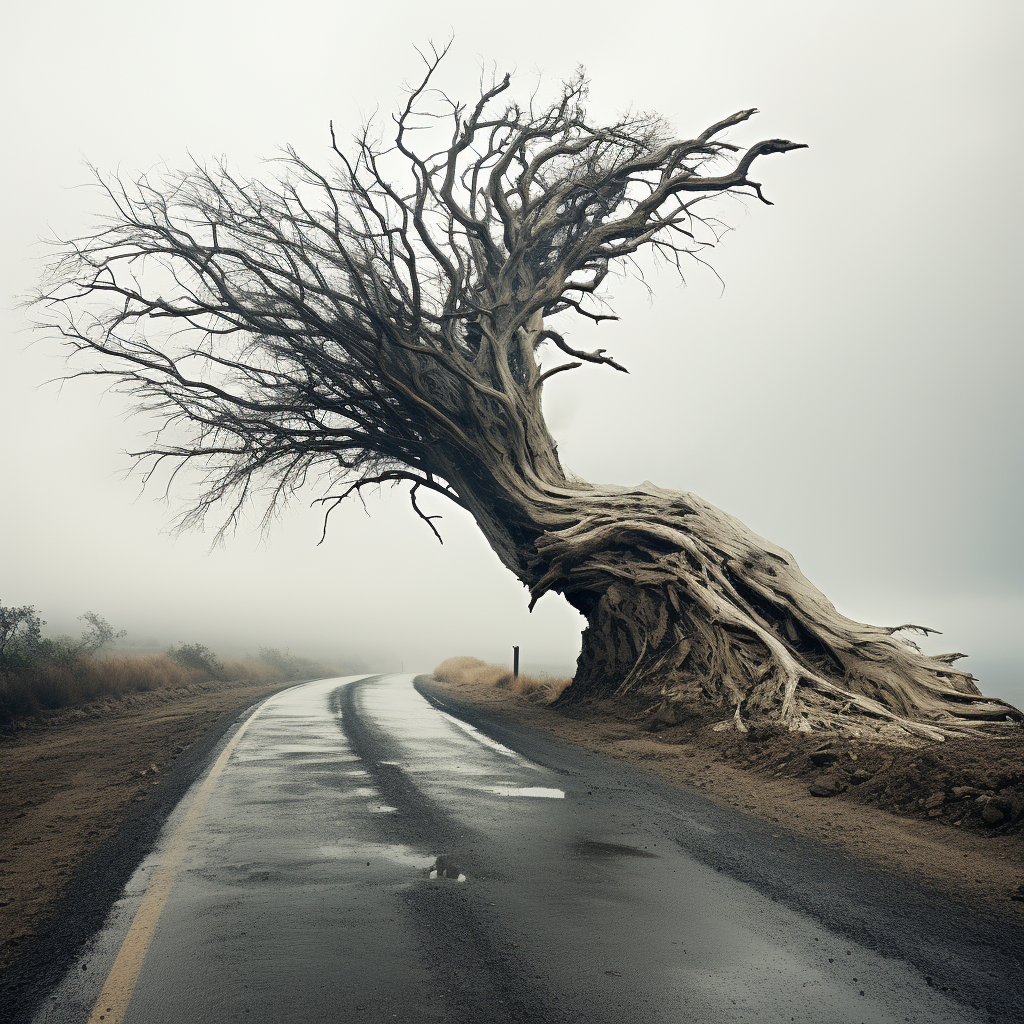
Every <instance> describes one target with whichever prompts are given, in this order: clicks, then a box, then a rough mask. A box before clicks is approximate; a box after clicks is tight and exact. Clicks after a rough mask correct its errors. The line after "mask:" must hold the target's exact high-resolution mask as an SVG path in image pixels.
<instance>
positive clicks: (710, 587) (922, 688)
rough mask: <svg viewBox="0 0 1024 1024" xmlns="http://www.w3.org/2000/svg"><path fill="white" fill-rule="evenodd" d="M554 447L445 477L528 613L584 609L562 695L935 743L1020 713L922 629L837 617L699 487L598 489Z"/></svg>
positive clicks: (777, 551)
mask: <svg viewBox="0 0 1024 1024" xmlns="http://www.w3.org/2000/svg"><path fill="white" fill-rule="evenodd" d="M534 454H536V453H534ZM545 454H546V457H545V458H544V459H541V460H540V463H541V466H537V465H534V466H532V467H530V472H528V473H526V474H522V475H519V474H514V473H507V472H506V473H501V472H496V471H494V466H493V465H492V467H491V472H490V473H487V472H484V471H482V470H481V469H479V468H477V469H476V470H475V471H473V472H469V473H466V472H465V471H464V469H465V466H464V465H463V467H462V469H463V472H461V473H460V472H459V469H457V468H453V469H452V471H451V479H452V482H453V485H454V486H455V488H456V489H457V490H458V492H459V494H460V495H461V496H462V497H463V500H464V501H465V502H466V504H467V507H469V508H470V511H471V512H473V514H474V516H475V517H476V519H477V522H478V523H479V525H480V526H481V528H482V529H483V532H484V533H485V535H486V536H487V537H488V540H489V541H490V542H491V545H492V547H494V549H495V551H497V552H498V554H499V556H501V557H502V559H503V560H504V561H505V564H506V565H508V567H509V568H511V569H512V570H513V571H515V572H516V573H517V575H518V576H519V577H520V579H522V580H523V582H524V583H526V585H527V586H528V587H529V588H530V591H531V595H532V600H531V608H532V607H533V604H534V603H535V602H536V601H537V599H538V598H539V597H540V596H541V595H543V594H544V593H547V592H548V591H554V592H557V593H561V594H563V595H564V596H565V597H566V598H567V599H568V600H569V602H570V603H571V604H572V605H573V607H575V608H576V609H577V610H579V611H580V612H581V613H582V614H583V615H584V616H585V617H586V619H587V628H586V630H585V631H584V634H583V643H582V650H581V653H580V657H579V661H578V663H577V669H576V675H575V678H574V680H573V684H572V686H571V687H570V688H569V689H568V690H566V691H565V694H564V696H563V700H565V701H568V702H574V701H581V700H586V699H589V698H594V697H608V696H621V695H623V694H625V693H627V692H630V691H633V692H641V693H644V694H648V695H650V696H651V698H652V699H655V700H665V701H667V702H669V703H670V704H674V703H685V704H691V705H693V704H696V705H703V706H704V707H707V706H709V705H710V706H711V707H712V708H718V709H720V710H721V711H722V712H723V714H722V721H723V723H724V725H723V727H725V726H726V725H731V726H732V727H734V728H737V729H739V730H741V731H742V730H745V729H746V728H747V726H748V724H749V723H750V722H760V723H772V724H774V725H776V726H778V727H782V728H786V729H790V730H801V731H812V730H817V729H829V728H860V729H864V730H876V731H877V730H883V731H884V732H885V733H888V734H895V735H899V730H905V732H907V733H911V734H913V735H915V736H918V737H922V738H928V739H937V740H941V739H943V738H945V737H947V736H953V735H962V734H966V733H970V732H972V731H976V730H977V728H978V727H979V726H989V727H990V726H992V725H993V724H994V723H1001V724H1004V725H1005V724H1006V723H1009V722H1020V721H1024V715H1022V714H1021V712H1020V711H1019V710H1018V709H1017V708H1015V707H1013V706H1012V705H1010V704H1007V703H1006V702H1005V701H1002V700H998V699H993V698H987V697H984V696H983V695H982V694H981V692H980V691H979V689H978V688H977V686H976V685H975V683H974V679H973V677H972V676H971V675H970V673H968V672H964V671H961V670H959V669H957V668H955V667H953V663H954V662H955V661H956V660H957V659H959V658H961V657H963V655H961V654H958V653H952V654H945V655H937V656H928V655H925V654H923V653H921V651H920V650H919V649H918V647H917V645H916V644H914V643H913V642H912V641H911V640H909V639H902V638H900V636H899V634H900V633H902V632H915V631H916V632H929V630H925V629H924V628H923V627H918V626H912V625H903V626H895V627H891V626H890V627H883V626H872V625H868V624H865V623H860V622H856V621H854V620H852V619H849V618H847V617H846V616H844V615H841V614H840V613H839V612H838V611H837V610H836V609H835V607H834V606H833V605H832V603H831V602H830V601H829V600H828V599H827V598H826V597H825V596H824V594H822V593H821V592H820V591H819V590H818V589H817V588H816V587H814V586H813V584H811V583H810V581H808V580H807V578H806V577H805V576H804V575H803V573H802V572H801V571H800V569H799V567H798V566H797V564H796V561H795V559H794V558H793V556H792V555H791V554H790V553H789V552H788V551H785V550H784V549H782V548H780V547H777V546H775V545H774V544H772V543H770V542H769V541H767V540H765V539H764V538H762V537H759V536H758V535H757V534H755V533H754V532H753V531H751V530H750V529H748V528H747V527H746V526H745V525H744V524H743V523H741V522H740V521H739V520H738V519H735V518H734V517H732V516H730V515H728V514H726V513H725V512H722V511H721V510H720V509H717V508H715V507H714V506H713V505H710V504H708V503H707V502H705V501H703V500H702V499H701V498H699V497H697V496H696V495H693V494H688V493H682V492H679V491H671V490H665V489H663V488H660V487H657V486H655V485H654V484H651V483H649V482H645V483H643V484H641V485H640V486H638V487H609V486H593V485H589V484H586V483H583V482H581V481H578V480H572V479H570V478H568V477H567V476H566V475H565V474H563V473H562V472H561V469H560V467H559V466H558V463H557V456H556V454H555V452H554V446H553V442H552V444H551V447H550V449H549V451H547V452H546V453H545ZM485 477H489V486H488V487H485V488H481V487H480V486H479V485H480V481H481V480H482V479H483V478H485ZM545 477H546V479H545ZM473 485H476V486H473ZM495 494H500V501H499V502H495V501H493V500H492V499H491V497H490V496H491V495H495Z"/></svg>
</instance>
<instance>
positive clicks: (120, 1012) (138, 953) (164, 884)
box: [89, 705, 265, 1024]
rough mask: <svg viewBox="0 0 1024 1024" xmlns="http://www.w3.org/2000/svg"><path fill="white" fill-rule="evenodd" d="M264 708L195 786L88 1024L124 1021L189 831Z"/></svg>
mask: <svg viewBox="0 0 1024 1024" xmlns="http://www.w3.org/2000/svg"><path fill="white" fill-rule="evenodd" d="M264 706H265V705H264ZM262 710H263V706H261V707H260V708H259V709H258V710H257V711H255V712H254V713H253V714H252V715H251V716H250V718H249V719H248V721H246V722H245V724H244V725H243V726H242V727H241V729H239V730H238V732H236V733H235V735H234V736H233V737H232V738H231V741H230V742H229V743H228V745H227V746H226V747H225V748H224V749H223V750H222V751H221V754H220V757H218V758H217V760H216V762H215V763H214V766H213V768H211V769H210V773H209V775H207V776H206V778H205V779H203V781H202V783H201V784H200V786H199V789H198V790H196V794H195V797H194V798H193V800H192V805H191V806H190V807H189V809H188V811H187V812H186V814H185V817H184V818H183V819H182V821H181V823H180V824H179V825H178V827H177V829H175V831H174V834H173V835H172V836H171V837H170V838H169V839H168V841H167V843H166V845H165V847H164V853H165V856H164V860H163V861H162V863H161V864H160V865H159V867H157V869H156V871H154V872H153V878H152V880H151V881H150V883H149V888H147V889H146V895H145V896H143V898H142V903H141V905H140V906H139V909H138V910H137V911H136V912H135V917H134V918H133V919H132V923H131V927H130V928H129V929H128V934H127V935H126V936H125V937H124V942H123V943H121V949H120V951H119V952H118V954H117V959H116V960H115V961H114V966H113V967H112V968H111V969H110V974H109V975H107V980H106V982H105V983H104V985H103V991H102V992H100V995H99V998H98V999H97V1000H96V1004H95V1006H93V1008H92V1014H91V1016H90V1017H89V1024H99V1022H100V1021H103V1024H121V1021H122V1020H123V1019H124V1015H125V1012H126V1011H127V1009H128V1003H129V1001H130V1000H131V997H132V992H134V991H135V983H136V982H137V981H138V980H139V972H140V971H141V970H142V961H143V960H144V959H145V957H146V951H147V950H148V949H149V944H150V942H151V941H152V939H153V933H154V932H155V931H156V926H157V922H158V921H159V920H160V914H161V913H162V912H163V909H164V904H165V903H166V902H167V897H168V896H169V895H170V892H171V887H172V886H173V885H174V879H175V876H176V875H177V873H178V868H179V867H180V866H181V862H182V860H183V859H184V856H185V853H186V850H187V845H188V840H189V836H190V833H191V831H192V829H193V827H194V826H195V823H196V820H197V819H198V817H199V815H200V814H202V812H203V811H204V810H205V808H206V805H207V803H208V802H209V799H210V795H211V794H212V793H213V787H214V786H215V785H216V783H217V779H218V778H219V777H220V774H221V772H222V771H223V770H224V766H225V765H226V764H227V762H228V758H229V757H230V756H231V753H232V751H233V750H234V749H235V747H236V746H238V741H239V740H240V739H241V738H242V737H243V736H244V735H245V731H246V729H248V728H249V726H250V725H251V724H252V720H253V719H254V718H255V717H256V715H258V714H259V713H260V711H262Z"/></svg>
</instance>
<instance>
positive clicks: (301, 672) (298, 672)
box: [258, 647, 363, 680]
mask: <svg viewBox="0 0 1024 1024" xmlns="http://www.w3.org/2000/svg"><path fill="white" fill-rule="evenodd" d="M258 657H259V659H260V661H262V662H264V663H265V664H267V665H269V666H271V667H272V668H273V669H275V670H276V671H278V672H280V673H281V677H282V678H283V679H287V680H292V679H322V678H326V677H328V676H337V675H344V674H345V673H346V672H359V671H362V669H363V666H362V664H361V662H359V661H358V660H353V659H349V660H348V661H347V662H346V663H344V664H343V665H341V666H339V665H335V664H331V663H328V662H323V661H317V660H314V659H312V658H302V657H300V656H299V655H297V654H292V653H291V651H289V650H288V648H287V647H286V648H285V649H284V650H283V651H282V650H281V649H280V648H277V647H261V648H260V649H259V651H258Z"/></svg>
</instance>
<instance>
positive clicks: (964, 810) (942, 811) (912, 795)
mask: <svg viewBox="0 0 1024 1024" xmlns="http://www.w3.org/2000/svg"><path fill="white" fill-rule="evenodd" d="M619 716H620V717H622V718H624V719H626V720H629V719H630V718H632V719H634V720H636V719H637V711H636V706H635V705H634V708H633V709H632V713H631V712H630V711H620V712H619ZM639 721H640V724H641V726H642V728H644V729H645V730H647V731H649V732H653V733H655V734H656V735H657V737H658V740H659V741H660V742H662V743H666V744H680V743H692V742H694V741H695V740H696V739H697V737H698V736H699V737H700V739H699V742H700V743H701V745H702V746H704V747H706V748H708V749H711V750H716V751H717V752H719V754H720V755H721V756H723V757H724V758H726V759H728V760H729V761H731V762H733V763H736V764H738V765H742V766H743V767H746V768H751V769H753V770H755V771H757V772H759V773H761V774H767V775H771V776H774V777H780V776H785V777H787V778H792V779H801V780H804V781H806V782H807V785H808V793H809V794H810V795H811V796H815V797H819V798H825V797H836V796H842V797H843V799H844V800H849V801H852V802H855V803H858V804H864V805H867V806H869V807H878V808H882V809H884V810H886V811H889V812H890V813H893V814H900V815H907V816H910V817H914V818H926V819H932V820H936V821H939V822H941V823H944V824H951V825H957V826H960V827H964V828H968V829H974V830H977V831H982V832H995V833H1000V834H1017V833H1020V832H1022V831H1024V729H1020V728H1016V729H1014V730H1013V732H1012V733H1009V734H1007V735H1006V736H1005V737H1004V738H999V739H996V738H992V737H978V738H972V739H953V740H947V741H946V742H944V743H930V742H928V741H913V742H910V743H901V744H893V743H888V742H883V741H879V740H877V739H871V740H865V739H860V738H857V737H852V736H833V737H824V736H822V735H821V734H808V733H792V732H782V731H776V730H771V729H764V728H758V727H757V726H752V727H751V728H750V730H749V731H748V732H746V733H738V732H736V731H735V730H732V729H729V730H723V731H721V732H715V731H714V728H713V725H712V724H711V722H710V720H709V719H708V717H707V715H706V714H702V713H694V714H691V715H686V714H683V715H680V714H679V713H678V711H673V710H671V709H668V708H659V709H658V711H656V712H654V713H653V714H648V715H641V717H640V719H639Z"/></svg>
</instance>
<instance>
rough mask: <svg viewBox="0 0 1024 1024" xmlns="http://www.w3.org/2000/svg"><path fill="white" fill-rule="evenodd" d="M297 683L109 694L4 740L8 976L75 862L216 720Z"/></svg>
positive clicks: (0, 741) (0, 916) (0, 794)
mask: <svg viewBox="0 0 1024 1024" xmlns="http://www.w3.org/2000/svg"><path fill="white" fill-rule="evenodd" d="M292 685H294V684H293V683H280V684H277V685H273V686H268V684H267V683H262V684H252V683H206V684H202V685H192V686H186V687H182V688H178V689H163V690H153V691H149V692H143V693H131V694H127V695H125V696H122V697H117V698H101V699H100V700H96V701H93V702H91V703H89V704H86V705H82V706H80V707H76V708H64V709H62V710H60V711H55V712H50V713H48V714H45V715H44V716H41V717H39V718H36V719H30V720H28V721H27V722H24V723H22V726H21V728H19V729H17V730H16V731H14V732H11V733H8V734H6V735H0V970H2V969H3V968H4V967H5V966H6V965H7V964H9V963H10V962H11V961H12V960H13V958H14V956H15V955H16V954H17V952H18V949H19V948H20V947H21V946H22V944H23V943H24V941H25V939H26V938H27V937H28V936H29V935H30V934H31V932H32V928H33V924H34V923H35V922H37V921H38V920H39V919H40V918H41V917H42V916H43V915H44V914H45V913H46V912H47V910H48V909H50V908H51V907H52V906H53V904H54V902H55V901H56V899H57V897H58V896H59V894H60V892H61V890H62V888H63V886H64V883H65V882H66V881H67V879H68V878H69V877H70V876H71V873H72V872H73V870H74V868H75V866H76V865H77V864H79V863H80V862H81V861H82V860H83V859H84V858H85V857H87V856H88V855H89V854H90V853H92V852H93V851H94V850H96V849H97V848H98V847H99V846H100V845H101V844H102V842H103V841H104V840H105V839H106V838H107V837H108V836H110V835H111V834H112V833H113V832H114V830H115V829H116V828H117V827H118V824H119V823H120V822H121V820H122V818H123V817H124V814H125V811H126V809H127V808H128V807H129V806H130V805H131V804H132V803H133V801H143V800H146V799H147V797H149V796H150V794H151V791H153V790H154V789H155V788H157V787H159V786H160V784H161V781H162V779H163V778H164V776H165V774H166V772H167V770H168V769H169V768H170V767H171V765H172V764H173V763H174V761H175V760H176V759H177V758H178V757H179V756H180V755H181V754H183V753H184V751H185V750H186V749H187V748H188V747H189V746H191V745H192V744H193V743H194V742H195V741H196V740H198V739H199V738H200V737H201V736H202V735H203V734H204V733H205V732H206V731H207V729H209V728H210V726H211V725H212V723H214V722H216V721H217V720H218V718H220V717H221V716H222V715H224V714H226V713H228V712H231V711H234V710H235V709H239V708H242V707H245V706H247V705H249V704H251V703H252V702H253V701H256V700H258V699H260V698H261V697H263V696H265V695H267V694H269V693H273V692H275V691H277V690H281V689H284V688H285V687H287V686H292ZM153 795H154V796H155V795H156V794H155V793H154V794H153Z"/></svg>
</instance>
